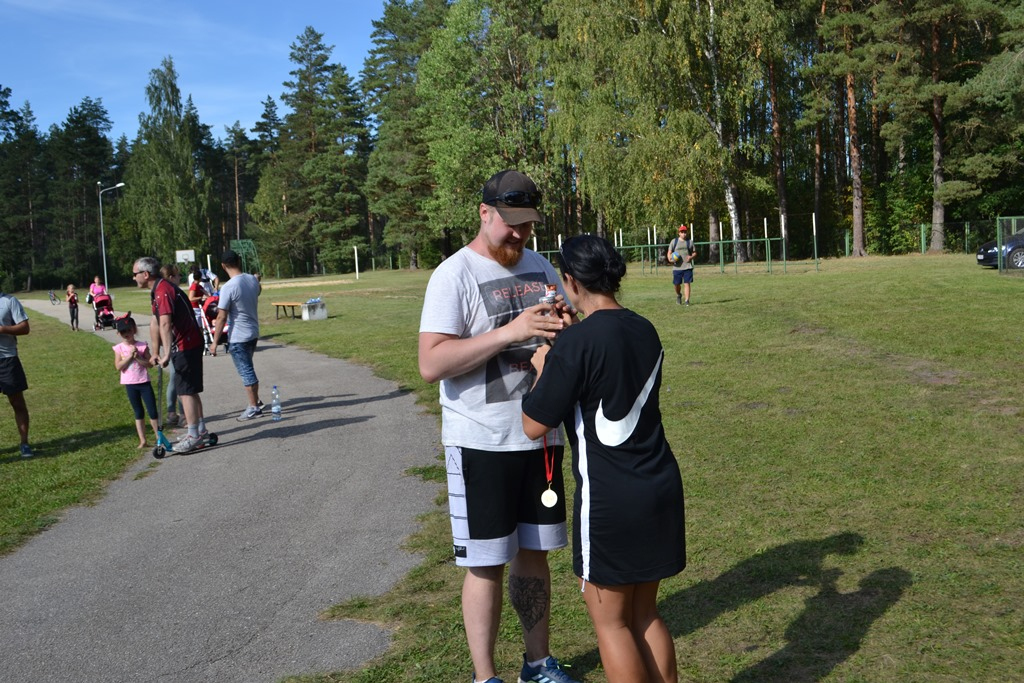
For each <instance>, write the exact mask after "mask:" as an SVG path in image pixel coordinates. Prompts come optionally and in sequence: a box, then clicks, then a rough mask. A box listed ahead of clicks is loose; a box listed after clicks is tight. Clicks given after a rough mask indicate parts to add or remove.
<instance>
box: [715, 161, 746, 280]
mask: <svg viewBox="0 0 1024 683" xmlns="http://www.w3.org/2000/svg"><path fill="white" fill-rule="evenodd" d="M722 183H723V184H724V185H725V206H726V209H728V211H729V222H730V223H731V224H732V239H733V240H734V243H733V246H734V250H735V254H736V263H746V262H747V261H748V260H749V259H748V257H747V249H746V245H744V244H743V243H742V242H740V240H741V239H742V238H743V235H742V233H741V231H740V211H739V202H738V197H739V193H740V192H739V188H737V187H736V183H735V182H734V181H733V179H732V176H731V175H729V174H728V173H725V174H724V175H723V178H722Z"/></svg>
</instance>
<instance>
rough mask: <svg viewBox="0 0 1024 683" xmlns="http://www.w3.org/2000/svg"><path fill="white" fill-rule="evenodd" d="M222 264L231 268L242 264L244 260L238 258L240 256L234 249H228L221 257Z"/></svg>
mask: <svg viewBox="0 0 1024 683" xmlns="http://www.w3.org/2000/svg"><path fill="white" fill-rule="evenodd" d="M220 262H221V263H224V264H226V265H229V266H236V265H238V264H239V263H241V262H242V259H240V258H238V254H236V253H235V252H234V250H233V249H228V250H227V251H225V252H224V253H223V254H221V255H220Z"/></svg>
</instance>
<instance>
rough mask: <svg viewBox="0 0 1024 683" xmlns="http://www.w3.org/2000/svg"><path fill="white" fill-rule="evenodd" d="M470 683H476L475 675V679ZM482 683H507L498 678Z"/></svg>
mask: <svg viewBox="0 0 1024 683" xmlns="http://www.w3.org/2000/svg"><path fill="white" fill-rule="evenodd" d="M469 683H476V675H475V674H474V675H473V678H472V679H470V682H469ZM481 683H505V681H503V680H501V679H500V678H498V677H497V676H491V677H490V678H488V679H487V680H486V681H482V682H481Z"/></svg>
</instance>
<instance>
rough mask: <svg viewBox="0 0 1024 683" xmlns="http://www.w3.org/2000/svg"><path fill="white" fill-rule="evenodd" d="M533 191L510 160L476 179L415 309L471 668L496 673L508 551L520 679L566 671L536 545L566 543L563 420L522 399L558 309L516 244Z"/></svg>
mask: <svg viewBox="0 0 1024 683" xmlns="http://www.w3.org/2000/svg"><path fill="white" fill-rule="evenodd" d="M539 202H540V192H539V191H538V190H537V186H536V185H535V184H534V182H533V181H532V180H530V179H529V178H528V177H527V176H525V175H523V174H522V173H519V172H518V171H512V170H509V171H501V172H499V173H496V174H495V175H494V176H492V177H491V179H490V180H488V181H487V183H486V184H485V185H484V187H483V193H482V197H481V202H480V204H478V205H477V215H478V217H479V220H480V229H479V231H478V232H477V235H476V237H475V238H474V239H473V240H472V241H471V242H470V243H469V244H468V245H467V246H465V247H463V248H462V249H460V250H459V251H457V252H456V253H454V254H452V255H451V256H450V257H449V258H447V259H446V260H445V261H444V262H443V263H442V264H441V265H440V266H438V267H437V269H436V270H435V271H434V273H433V275H432V276H431V278H430V282H429V283H428V284H427V291H426V294H425V296H424V302H423V313H422V316H421V318H420V336H419V367H420V374H421V375H422V376H423V378H424V379H425V380H427V381H428V382H440V385H441V387H440V395H441V441H442V443H443V444H444V446H445V462H446V470H447V473H448V505H449V515H450V519H451V525H452V540H453V553H454V555H455V563H456V564H457V565H458V566H460V567H465V568H466V576H465V579H464V581H463V587H462V618H463V623H464V625H465V628H466V640H467V642H468V644H469V653H470V657H471V658H472V660H473V669H474V680H475V681H477V682H478V683H479V682H486V683H501V678H499V677H498V672H497V670H496V667H495V662H494V646H495V641H496V639H497V637H498V629H499V622H500V617H501V603H502V597H503V595H502V593H503V583H504V581H503V577H504V572H505V565H506V564H507V565H508V567H509V569H508V595H509V602H510V603H511V604H512V607H513V608H514V609H515V610H516V613H517V615H518V616H519V622H520V625H521V626H522V629H523V644H524V646H525V650H526V652H525V653H524V654H523V665H522V668H521V669H520V672H519V679H518V680H519V681H522V682H523V683H533V682H537V683H574V680H573V679H572V678H571V677H570V676H569V675H568V674H567V673H566V672H565V670H564V669H562V668H561V665H560V664H559V662H558V660H557V659H556V658H555V657H552V656H551V653H550V650H549V642H548V620H549V618H550V611H551V574H550V571H549V569H548V560H547V553H548V552H549V551H551V550H555V549H558V548H563V547H565V546H566V545H568V538H567V535H566V525H565V504H564V498H565V496H564V491H563V487H562V476H561V471H562V467H561V462H562V449H563V446H562V435H561V430H558V429H555V430H550V433H548V432H545V433H543V434H538V435H537V436H535V437H531V438H527V437H526V435H525V434H523V430H522V425H521V423H520V401H521V400H522V396H523V395H524V394H525V392H526V390H527V389H529V387H530V384H531V382H532V379H531V377H530V375H531V371H530V357H531V356H532V355H533V351H534V349H536V348H537V347H538V346H540V345H541V344H543V339H545V338H548V339H550V338H553V337H554V336H555V335H556V333H557V332H558V331H559V330H561V329H562V328H563V327H564V326H565V324H566V322H565V320H564V319H563V318H562V315H561V313H562V312H563V307H562V305H561V304H560V303H556V304H554V305H552V304H550V303H540V299H541V298H542V297H543V296H544V295H545V291H546V285H548V284H552V285H556V286H557V282H558V274H557V273H556V272H555V269H554V267H552V265H551V263H550V262H549V261H548V260H547V259H546V258H544V257H543V256H541V255H539V254H537V253H536V252H534V251H532V250H530V249H527V248H526V244H527V242H528V241H529V239H530V235H531V234H532V231H533V226H534V223H538V222H542V221H543V219H542V217H541V215H540V212H539V211H538V210H537V207H538V205H539Z"/></svg>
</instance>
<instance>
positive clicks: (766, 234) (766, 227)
mask: <svg viewBox="0 0 1024 683" xmlns="http://www.w3.org/2000/svg"><path fill="white" fill-rule="evenodd" d="M764 238H765V239H768V216H765V217H764Z"/></svg>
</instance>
